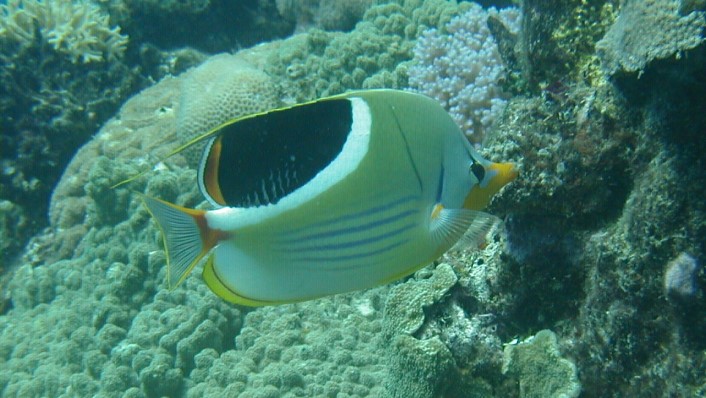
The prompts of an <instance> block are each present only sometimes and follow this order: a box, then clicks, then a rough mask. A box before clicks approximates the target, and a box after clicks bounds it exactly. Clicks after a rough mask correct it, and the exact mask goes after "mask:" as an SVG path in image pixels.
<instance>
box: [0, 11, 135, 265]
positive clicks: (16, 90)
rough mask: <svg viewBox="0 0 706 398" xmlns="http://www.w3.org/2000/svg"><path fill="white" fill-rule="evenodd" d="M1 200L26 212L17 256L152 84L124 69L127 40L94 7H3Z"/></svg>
mask: <svg viewBox="0 0 706 398" xmlns="http://www.w3.org/2000/svg"><path fill="white" fill-rule="evenodd" d="M0 16H1V18H0V63H2V65H3V66H2V68H0V91H2V92H3V96H2V97H1V98H0V114H1V115H2V117H1V118H0V129H1V130H2V135H0V148H2V149H0V164H1V165H2V173H1V174H0V196H1V197H2V198H3V199H4V200H8V201H10V202H12V204H13V205H15V206H18V207H19V208H21V209H22V211H23V213H24V214H25V216H26V218H27V222H26V224H27V227H26V228H23V229H18V230H17V232H18V234H17V235H16V236H15V238H14V240H15V241H16V243H15V244H16V245H17V247H9V248H8V250H6V251H5V250H3V252H2V254H1V255H0V257H2V258H1V259H0V262H2V263H3V264H9V263H11V259H12V258H13V257H14V255H15V254H17V248H19V247H23V246H24V245H25V243H26V242H27V239H28V238H29V235H30V234H32V233H35V232H36V231H38V230H39V229H40V228H41V227H43V226H45V225H46V223H47V221H46V208H47V204H48V198H49V195H50V193H51V190H52V189H53V187H54V185H55V183H56V181H57V179H58V177H59V175H60V173H61V171H62V170H63V168H64V166H65V165H66V164H67V163H68V162H69V160H70V159H71V156H73V153H74V152H75V151H76V148H77V147H78V146H80V145H81V144H83V143H84V142H85V140H87V139H88V138H89V137H90V136H91V135H92V134H93V133H95V131H96V130H97V129H98V128H99V127H100V125H101V124H102V123H103V122H104V121H105V120H106V119H107V118H108V117H110V116H112V115H113V114H114V113H115V111H116V110H117V108H118V106H119V104H120V103H121V102H122V101H124V100H125V99H126V98H127V96H129V95H130V94H131V93H132V92H134V91H135V90H136V89H137V88H139V87H140V86H141V85H143V84H144V83H145V80H144V79H143V78H142V77H141V76H140V75H139V72H138V71H136V70H134V69H130V68H129V67H128V66H127V65H126V64H125V63H124V62H125V59H124V58H125V57H124V54H125V51H126V48H127V45H128V38H127V36H125V35H123V34H121V33H120V28H119V27H118V26H115V25H114V24H113V23H111V22H110V21H109V17H108V15H107V14H106V13H105V12H103V11H102V10H101V9H100V8H99V7H98V6H96V5H95V4H93V3H90V2H86V1H81V2H72V1H36V0H22V1H20V0H16V1H15V0H13V1H10V2H7V3H4V4H2V5H0Z"/></svg>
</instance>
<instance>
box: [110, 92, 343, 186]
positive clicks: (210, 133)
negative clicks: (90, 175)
mask: <svg viewBox="0 0 706 398" xmlns="http://www.w3.org/2000/svg"><path fill="white" fill-rule="evenodd" d="M355 94H356V91H351V92H347V93H342V94H338V95H333V96H331V97H326V98H319V99H316V100H313V101H307V102H302V103H300V104H294V105H288V106H283V107H281V108H276V109H270V110H267V111H264V112H258V113H251V114H249V115H245V116H240V117H237V118H234V119H231V120H228V121H227V122H225V123H222V124H219V125H218V126H216V127H214V128H212V129H211V130H209V131H207V132H205V133H204V134H201V135H200V136H197V137H195V138H194V139H192V140H191V141H189V142H187V143H186V144H183V145H181V146H180V147H178V148H177V149H175V150H173V151H171V152H169V154H167V155H166V156H164V157H163V158H160V159H159V160H158V161H157V162H156V163H155V164H158V163H161V162H164V161H165V160H167V159H169V158H171V157H172V156H174V155H176V154H178V153H180V152H182V151H184V150H185V149H187V148H189V147H191V146H193V145H195V144H197V143H199V142H201V141H203V140H205V139H207V138H209V137H212V136H214V135H216V134H218V132H219V131H221V130H222V129H223V128H225V127H227V126H230V125H231V124H234V123H237V122H240V121H243V120H247V119H252V118H254V117H258V116H262V115H266V114H268V113H271V112H278V111H283V110H286V109H291V108H296V107H299V106H304V105H309V104H313V103H315V102H319V101H327V100H332V99H338V98H348V97H353V96H355ZM150 171H152V170H151V169H148V170H145V171H142V172H140V173H138V174H137V175H134V176H132V177H130V178H128V179H126V180H123V181H120V182H118V183H117V184H115V185H113V186H111V187H110V188H111V189H115V188H117V187H119V186H122V185H125V184H128V183H130V182H132V181H134V180H136V179H138V178H140V177H142V176H143V175H145V174H147V173H149V172H150Z"/></svg>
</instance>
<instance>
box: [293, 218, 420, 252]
mask: <svg viewBox="0 0 706 398" xmlns="http://www.w3.org/2000/svg"><path fill="white" fill-rule="evenodd" d="M414 225H415V224H414V223H407V224H405V225H404V226H402V227H400V228H397V229H394V230H392V231H388V232H385V233H383V234H380V235H377V236H372V237H369V238H364V239H358V240H354V241H349V242H341V243H332V244H326V245H313V246H305V247H300V248H295V249H292V250H290V251H291V252H295V253H296V252H305V251H310V250H341V249H350V248H352V247H356V246H360V245H365V244H369V243H374V242H377V241H380V240H384V239H387V238H391V237H393V236H395V235H399V234H401V233H402V232H406V231H408V230H410V229H412V228H413V227H414Z"/></svg>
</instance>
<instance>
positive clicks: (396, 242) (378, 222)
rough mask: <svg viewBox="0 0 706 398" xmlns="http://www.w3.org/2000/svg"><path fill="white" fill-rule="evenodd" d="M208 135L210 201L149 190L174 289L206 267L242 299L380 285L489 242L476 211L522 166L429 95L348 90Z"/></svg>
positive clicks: (226, 292) (259, 302)
mask: <svg viewBox="0 0 706 398" xmlns="http://www.w3.org/2000/svg"><path fill="white" fill-rule="evenodd" d="M196 142H205V146H204V151H203V155H202V157H201V161H200V163H199V165H198V176H197V179H198V186H199V188H200V191H201V192H202V194H203V195H204V197H205V199H206V200H207V201H208V202H209V203H210V204H211V205H212V206H213V210H201V209H190V208H185V207H182V206H179V205H176V204H173V203H169V202H167V201H164V200H161V199H158V198H154V197H151V196H147V195H142V200H143V202H144V204H145V206H146V207H147V209H148V211H149V213H150V214H151V215H152V216H153V217H154V219H155V220H156V221H157V224H158V227H159V229H160V231H161V234H162V237H163V244H164V248H165V252H166V257H167V284H168V287H169V288H170V289H174V288H176V287H177V286H178V285H179V284H181V283H182V282H183V281H184V280H185V279H186V277H187V276H188V275H189V274H190V273H191V271H192V270H193V269H194V267H195V266H196V265H197V264H199V263H201V262H202V260H204V259H206V260H205V262H204V266H203V271H202V276H203V280H204V281H205V283H206V284H207V285H208V287H209V288H210V289H211V290H212V291H213V292H214V293H215V294H216V295H218V296H219V297H221V298H222V299H224V300H226V301H229V302H231V303H235V304H239V305H244V306H252V307H255V306H265V305H276V304H286V303H294V302H301V301H306V300H312V299H316V298H320V297H324V296H329V295H334V294H339V293H346V292H352V291H358V290H363V289H367V288H371V287H375V286H378V285H384V284H387V283H390V282H392V281H395V280H398V279H401V278H403V277H405V276H407V275H410V274H412V273H414V272H415V271H417V270H419V269H420V268H422V267H424V266H426V265H429V264H431V263H432V262H434V261H435V260H436V259H438V258H439V257H440V256H442V255H443V254H444V253H445V252H447V251H448V250H450V249H452V248H453V247H454V246H458V245H462V246H466V247H472V246H474V245H475V246H476V247H478V246H481V245H482V244H483V242H484V238H485V234H486V233H487V232H488V230H489V227H490V226H491V225H492V224H494V222H495V221H496V220H497V218H496V217H494V216H491V215H490V214H488V213H485V212H482V211H481V210H482V209H483V208H484V207H485V206H486V205H487V204H488V203H489V201H490V200H491V198H492V196H493V195H494V194H496V193H497V192H498V191H499V190H500V189H501V188H502V187H503V186H505V185H506V184H508V183H509V182H511V181H513V180H514V179H515V178H516V177H517V175H518V170H517V168H516V167H515V165H514V164H512V163H493V162H490V161H488V160H486V159H484V158H483V157H482V156H481V155H480V154H479V153H478V152H477V151H476V150H474V148H473V147H472V145H471V144H470V143H469V141H468V140H467V139H466V137H465V136H464V134H463V133H462V132H461V131H460V129H459V127H458V126H457V125H456V124H455V122H454V121H453V119H452V118H451V117H450V115H449V114H448V113H447V112H446V111H445V110H444V108H443V107H442V106H441V105H440V104H439V103H438V102H437V101H436V100H434V99H432V98H429V97H427V96H424V95H422V94H418V93H413V92H408V91H401V90H392V89H375V90H361V91H352V92H347V93H344V94H339V95H334V96H330V97H326V98H321V99H317V100H314V101H311V102H306V103H301V104H297V105H292V106H288V107H283V108H279V109H274V110H271V111H267V112H262V113H258V114H253V115H248V116H245V117H240V118H236V119H233V120H230V121H228V122H226V123H223V124H222V125H220V126H218V127H216V128H215V129H213V130H211V131H208V132H206V133H205V134H203V135H202V136H201V137H198V138H196V139H195V140H193V141H192V142H190V143H188V144H186V145H184V146H183V147H182V148H180V149H179V150H181V149H184V148H185V147H188V146H191V145H192V144H194V143H196Z"/></svg>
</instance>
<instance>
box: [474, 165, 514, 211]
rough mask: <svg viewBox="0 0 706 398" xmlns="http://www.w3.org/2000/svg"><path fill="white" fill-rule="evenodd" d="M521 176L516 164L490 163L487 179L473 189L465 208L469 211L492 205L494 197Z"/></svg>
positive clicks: (487, 169) (487, 167)
mask: <svg viewBox="0 0 706 398" xmlns="http://www.w3.org/2000/svg"><path fill="white" fill-rule="evenodd" d="M519 175H520V171H519V170H518V169H517V166H515V164H514V163H490V164H489V165H488V166H486V178H485V179H484V180H483V181H482V182H481V183H480V184H479V185H475V186H474V187H473V188H472V189H471V191H470V192H469V193H468V195H467V196H466V199H465V200H464V202H463V207H464V208H466V209H469V210H481V209H483V208H484V207H485V206H487V205H488V203H490V199H491V198H492V197H493V195H495V194H496V193H497V192H498V191H499V190H500V189H501V188H502V187H504V186H505V185H507V184H509V183H510V182H512V181H514V180H515V179H516V178H517V176H519Z"/></svg>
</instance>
